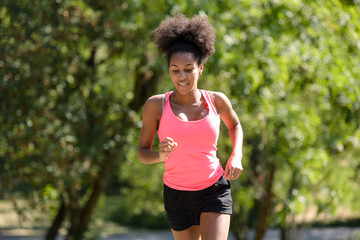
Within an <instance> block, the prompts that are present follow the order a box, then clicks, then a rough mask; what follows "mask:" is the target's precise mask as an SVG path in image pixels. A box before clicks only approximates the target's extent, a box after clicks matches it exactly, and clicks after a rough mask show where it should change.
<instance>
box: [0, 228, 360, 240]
mask: <svg viewBox="0 0 360 240" xmlns="http://www.w3.org/2000/svg"><path fill="white" fill-rule="evenodd" d="M5 232H6V231H2V229H0V240H43V236H24V235H20V236H17V235H12V234H11V235H6V234H5V235H4V233H5ZM253 236H254V233H253V232H250V234H249V240H250V239H252V237H253ZM64 239H65V238H64V237H58V238H57V240H64ZM172 239H173V237H172V234H171V232H170V231H151V232H139V233H136V232H133V233H124V234H115V235H110V236H103V237H101V240H172ZM279 239H280V231H279V230H277V229H271V230H269V231H268V232H267V233H266V236H265V238H264V240H279ZM296 239H299V240H360V227H359V228H347V227H339V228H313V229H306V230H299V231H298V232H297V238H296ZM228 240H235V238H234V237H233V236H232V235H230V236H229V238H228Z"/></svg>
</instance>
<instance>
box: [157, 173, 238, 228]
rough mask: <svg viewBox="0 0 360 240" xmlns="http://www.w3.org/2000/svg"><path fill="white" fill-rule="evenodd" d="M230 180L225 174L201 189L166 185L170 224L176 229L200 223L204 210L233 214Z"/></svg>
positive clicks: (166, 208) (166, 204) (166, 202)
mask: <svg viewBox="0 0 360 240" xmlns="http://www.w3.org/2000/svg"><path fill="white" fill-rule="evenodd" d="M230 186H231V184H230V181H229V180H225V178H224V177H223V176H221V178H220V179H219V180H218V181H217V182H216V183H215V184H213V185H212V186H210V187H208V188H205V189H203V190H200V191H181V190H175V189H172V188H170V187H168V186H166V185H164V193H163V197H164V206H165V211H166V217H167V220H168V223H169V226H170V227H171V228H172V229H173V230H175V231H182V230H185V229H187V228H189V227H191V226H192V225H200V214H201V213H202V212H218V213H224V214H232V197H231V190H230Z"/></svg>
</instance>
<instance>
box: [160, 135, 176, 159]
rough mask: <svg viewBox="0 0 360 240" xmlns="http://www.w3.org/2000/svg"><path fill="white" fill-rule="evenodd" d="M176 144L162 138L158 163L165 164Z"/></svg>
mask: <svg viewBox="0 0 360 240" xmlns="http://www.w3.org/2000/svg"><path fill="white" fill-rule="evenodd" d="M177 145H178V144H177V143H176V142H175V141H174V140H173V139H172V138H170V137H166V138H164V139H163V140H162V141H161V142H160V145H159V157H160V162H165V160H166V159H167V158H168V157H169V155H170V154H171V152H172V151H173V149H174V148H176V147H177Z"/></svg>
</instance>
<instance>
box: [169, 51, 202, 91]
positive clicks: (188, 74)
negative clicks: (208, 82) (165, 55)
mask: <svg viewBox="0 0 360 240" xmlns="http://www.w3.org/2000/svg"><path fill="white" fill-rule="evenodd" d="M203 66H204V65H203V64H202V65H201V66H198V64H197V60H196V59H195V58H194V55H193V54H192V53H187V52H178V53H174V54H172V55H171V58H170V64H169V72H170V76H171V79H172V81H173V83H174V86H175V88H176V90H177V91H178V92H179V93H181V94H183V95H185V94H187V93H190V92H192V91H195V90H196V89H197V82H198V79H199V76H200V75H201V73H202V71H203Z"/></svg>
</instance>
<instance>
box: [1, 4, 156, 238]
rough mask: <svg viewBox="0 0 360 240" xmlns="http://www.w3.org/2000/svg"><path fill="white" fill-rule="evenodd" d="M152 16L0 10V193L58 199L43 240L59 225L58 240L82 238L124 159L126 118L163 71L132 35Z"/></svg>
mask: <svg viewBox="0 0 360 240" xmlns="http://www.w3.org/2000/svg"><path fill="white" fill-rule="evenodd" d="M154 9H155V8H154V7H153V6H152V5H151V4H149V3H146V2H133V3H131V2H129V3H126V2H120V1H26V0H24V1H16V2H14V1H2V3H1V8H0V16H1V26H0V28H1V29H2V31H1V33H0V34H1V40H0V45H1V48H2V51H1V58H0V64H1V76H3V77H2V80H1V85H0V86H1V87H0V93H1V94H0V104H1V112H2V114H1V118H0V120H1V133H2V134H1V137H0V138H1V139H0V146H1V150H0V157H1V158H0V159H1V162H2V164H1V167H0V168H1V171H0V172H1V186H2V189H1V191H2V192H3V194H4V192H6V193H7V194H11V195H13V196H14V194H20V195H21V196H24V197H26V198H30V199H33V200H34V203H35V202H38V201H40V202H43V203H44V202H47V201H48V200H56V201H57V203H58V207H57V209H58V211H57V214H56V216H55V218H54V221H53V223H52V225H51V226H50V228H49V231H48V234H47V239H54V238H55V237H56V235H57V231H58V229H59V228H60V227H61V225H62V223H63V221H64V220H66V219H67V221H68V222H69V228H68V235H67V238H68V239H82V238H83V236H84V232H85V230H86V228H87V226H88V224H89V222H90V219H91V215H92V213H93V211H94V209H95V207H96V204H97V202H98V199H99V197H100V195H101V194H102V193H103V192H104V188H105V185H106V182H107V180H108V176H109V175H111V174H113V172H114V170H115V169H117V168H118V166H119V163H120V161H121V160H122V159H125V158H126V155H125V152H126V149H127V148H128V146H129V144H132V142H131V141H129V139H130V136H131V135H130V134H132V129H133V128H134V125H135V124H136V123H135V121H136V120H137V117H136V114H135V112H134V111H138V110H139V108H140V107H141V105H142V103H143V101H144V100H145V99H146V98H147V97H148V96H150V95H152V94H153V93H154V91H155V89H156V86H157V81H158V77H159V75H160V74H161V71H160V70H162V69H161V68H158V67H157V61H156V60H154V59H157V58H154V57H153V52H154V51H153V50H152V49H151V48H149V47H147V45H148V42H150V41H151V40H150V32H148V33H145V34H144V33H143V32H142V31H140V29H141V30H143V29H150V28H154V27H153V26H152V25H151V24H152V23H154V22H156V23H158V22H159V21H160V20H158V19H156V18H153V21H154V22H151V21H146V19H145V18H144V16H143V12H144V11H152V10H154ZM157 11H158V10H157ZM134 13H135V14H134ZM148 15H149V14H148ZM140 27H141V28H140ZM134 49H136V50H135V51H134ZM133 74H134V75H135V77H134V78H130V79H131V80H130V79H129V76H131V75H133ZM133 79H134V80H133ZM134 89H135V90H134Z"/></svg>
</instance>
